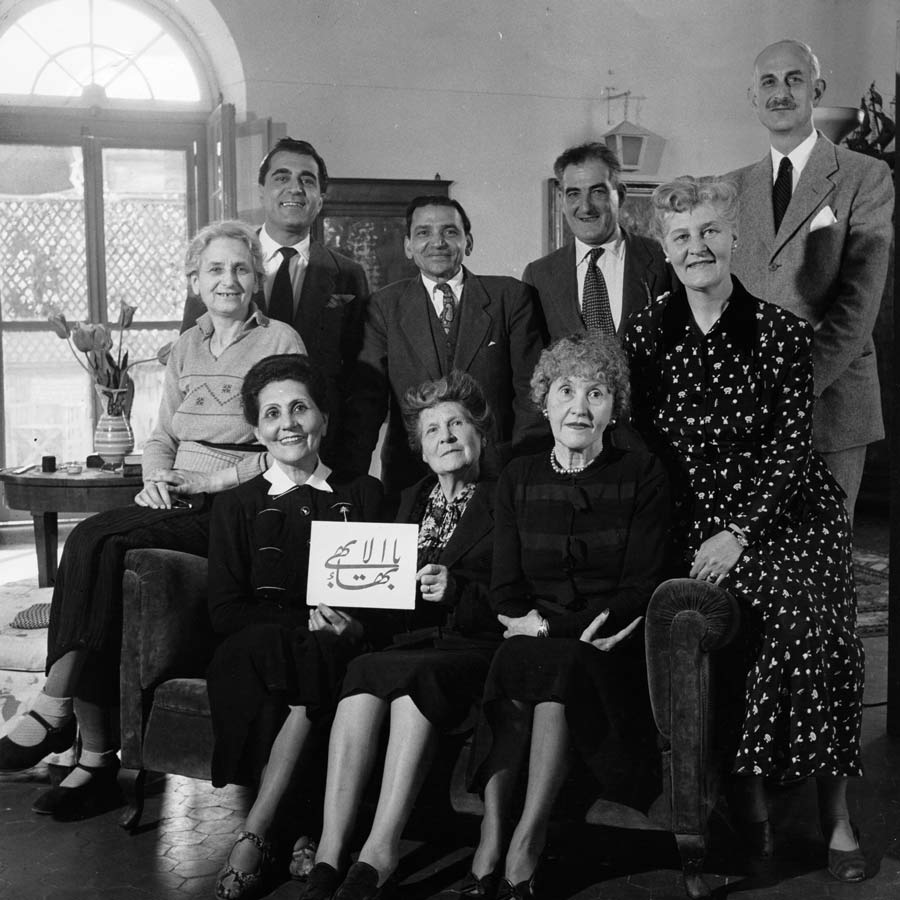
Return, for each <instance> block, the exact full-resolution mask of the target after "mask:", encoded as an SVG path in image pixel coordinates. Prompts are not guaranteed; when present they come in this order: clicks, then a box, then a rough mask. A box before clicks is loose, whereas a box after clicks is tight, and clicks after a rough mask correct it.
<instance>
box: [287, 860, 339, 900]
mask: <svg viewBox="0 0 900 900" xmlns="http://www.w3.org/2000/svg"><path fill="white" fill-rule="evenodd" d="M340 883H341V876H340V874H339V872H338V870H337V869H335V868H334V866H329V865H328V863H316V864H315V865H314V866H313V867H312V869H310V872H309V875H307V876H306V883H305V884H304V885H303V887H302V888H300V894H299V896H298V897H297V900H331V898H332V896H334V892H335V891H336V890H337V889H338V887H339V886H340Z"/></svg>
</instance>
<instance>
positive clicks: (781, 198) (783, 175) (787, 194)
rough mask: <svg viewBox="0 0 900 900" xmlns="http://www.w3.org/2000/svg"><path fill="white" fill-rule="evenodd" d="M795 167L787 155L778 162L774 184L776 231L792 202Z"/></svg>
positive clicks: (773, 199) (773, 206)
mask: <svg viewBox="0 0 900 900" xmlns="http://www.w3.org/2000/svg"><path fill="white" fill-rule="evenodd" d="M793 171H794V167H793V166H792V165H791V161H790V160H789V159H788V158H787V157H786V156H782V157H781V162H780V163H779V164H778V177H777V178H776V179H775V184H774V185H773V186H772V211H773V212H774V213H775V231H776V232H777V231H778V228H779V226H780V225H781V220H782V219H783V218H784V214H785V212H786V211H787V208H788V204H789V203H790V202H791V180H792V174H793Z"/></svg>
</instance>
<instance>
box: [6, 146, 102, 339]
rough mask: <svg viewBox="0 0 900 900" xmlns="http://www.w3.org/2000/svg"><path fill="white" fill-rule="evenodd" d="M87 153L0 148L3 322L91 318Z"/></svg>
mask: <svg viewBox="0 0 900 900" xmlns="http://www.w3.org/2000/svg"><path fill="white" fill-rule="evenodd" d="M81 172H82V165H81V148H80V147H41V146H35V145H30V144H5V145H2V146H0V271H2V272H3V281H4V283H3V291H2V292H0V297H2V301H0V303H2V305H0V314H2V320H3V321H4V322H24V321H34V320H39V321H40V320H43V319H46V317H47V316H48V315H49V314H50V313H51V312H53V311H55V310H56V309H60V310H62V311H63V312H65V314H66V316H67V317H68V318H70V319H74V320H78V319H84V318H86V316H87V309H88V306H87V266H86V262H85V246H84V199H83V196H82V188H83V185H82V183H81Z"/></svg>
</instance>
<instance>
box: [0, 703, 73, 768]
mask: <svg viewBox="0 0 900 900" xmlns="http://www.w3.org/2000/svg"><path fill="white" fill-rule="evenodd" d="M26 715H28V716H31V718H32V719H34V720H35V721H36V722H37V723H39V724H40V725H43V727H44V730H45V731H46V732H47V733H46V734H45V735H44V737H43V738H42V740H40V741H38V743H36V744H35V745H34V746H33V747H23V746H22V745H21V744H17V743H16V742H15V741H13V740H11V739H10V738H9V737H2V738H0V772H21V771H23V770H24V769H30V768H31V767H32V766H36V765H37V764H38V763H39V762H40V761H41V760H42V759H43V758H44V757H45V756H46V755H47V754H48V753H62V752H63V750H68V749H69V747H71V746H72V744H73V743H74V742H75V730H76V727H77V726H76V723H75V717H74V716H72V718H70V719H69V720H68V721H67V722H66V723H65V724H63V725H60V726H59V727H58V728H54V727H53V726H52V725H51V724H50V723H49V722H48V721H47V720H46V719H45V718H44V717H43V716H42V715H41V714H40V713H36V712H35V711H34V710H30V711H29V712H27V713H26Z"/></svg>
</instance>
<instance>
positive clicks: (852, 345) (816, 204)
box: [729, 40, 893, 517]
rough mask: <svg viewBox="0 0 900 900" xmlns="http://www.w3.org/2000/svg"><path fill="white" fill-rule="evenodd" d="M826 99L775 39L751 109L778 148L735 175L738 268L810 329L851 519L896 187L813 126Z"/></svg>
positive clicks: (801, 56) (818, 408)
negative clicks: (815, 114)
mask: <svg viewBox="0 0 900 900" xmlns="http://www.w3.org/2000/svg"><path fill="white" fill-rule="evenodd" d="M824 91H825V82H824V81H823V80H822V79H821V77H820V70H819V62H818V60H817V59H816V57H815V55H814V54H813V52H812V51H811V50H810V48H809V47H807V46H806V44H802V43H800V42H798V41H790V40H788V41H779V42H778V43H776V44H772V45H771V46H769V47H766V49H765V50H763V51H762V52H761V53H760V54H759V56H758V57H757V58H756V64H755V68H754V77H753V84H752V86H751V88H750V91H749V96H750V102H751V104H752V105H753V107H754V109H755V110H756V113H757V115H758V117H759V120H760V122H761V123H762V124H763V126H764V127H765V128H766V129H767V130H768V132H769V140H770V144H771V147H770V152H769V153H767V154H766V155H765V158H764V159H762V160H761V161H760V162H758V163H755V164H754V165H751V166H747V167H745V168H743V169H738V170H737V171H735V172H732V173H731V174H730V176H729V177H731V178H733V179H734V180H735V182H736V183H737V186H738V190H739V191H740V202H741V207H740V219H739V228H738V244H737V249H736V250H735V253H734V257H733V261H732V269H733V271H734V274H735V275H736V276H737V277H738V278H739V279H740V280H741V281H742V282H743V284H744V286H745V287H746V288H747V289H748V290H749V291H750V293H751V294H754V295H756V296H757V297H761V298H763V299H764V300H769V301H771V302H772V303H777V304H778V305H779V306H783V307H784V308H785V309H788V310H790V311H791V312H793V313H795V314H796V315H798V316H800V317H801V318H804V319H806V320H807V321H808V322H810V323H811V324H812V325H813V327H814V328H815V341H814V345H813V377H814V393H815V396H816V404H815V408H814V413H813V446H814V447H815V448H816V449H817V450H819V451H820V452H822V454H823V455H824V457H825V459H826V461H827V463H828V466H829V468H830V469H831V471H832V473H833V474H834V476H835V478H836V479H837V481H838V483H839V484H840V485H841V487H842V488H843V489H844V492H845V493H846V494H847V501H846V502H847V509H848V511H849V512H850V515H851V517H852V515H853V507H854V505H855V503H856V496H857V493H858V491H859V484H860V480H861V479H862V472H863V465H864V463H865V456H866V445H867V444H869V443H871V442H872V441H876V440H878V439H879V438H881V437H883V436H884V426H883V423H882V416H881V400H880V393H879V385H878V371H877V369H876V365H875V346H874V343H873V341H872V329H873V327H874V325H875V318H876V316H877V315H878V308H879V305H880V303H881V297H882V294H883V291H884V288H885V280H886V278H887V273H888V261H889V252H890V247H891V234H892V228H891V212H892V209H893V188H892V186H891V181H890V170H889V169H888V167H887V166H886V165H885V164H884V163H883V162H881V161H878V160H875V159H873V158H871V157H868V156H863V155H861V154H858V153H854V152H853V151H851V150H847V149H845V148H843V147H836V146H835V145H834V144H832V143H831V141H829V140H828V138H826V137H825V136H824V135H822V134H821V133H819V132H817V131H816V130H815V129H814V128H813V123H812V111H813V107H814V106H817V105H818V103H819V101H820V99H821V98H822V94H823V92H824ZM784 159H786V160H788V162H787V163H783V162H782V160H784ZM779 172H781V173H782V174H780V175H779ZM776 211H777V213H776ZM776 214H777V216H778V218H779V219H780V224H778V225H776Z"/></svg>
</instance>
